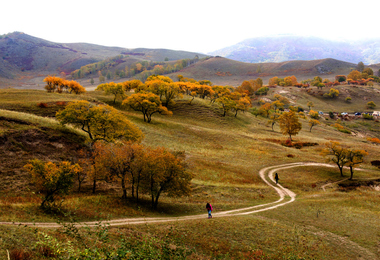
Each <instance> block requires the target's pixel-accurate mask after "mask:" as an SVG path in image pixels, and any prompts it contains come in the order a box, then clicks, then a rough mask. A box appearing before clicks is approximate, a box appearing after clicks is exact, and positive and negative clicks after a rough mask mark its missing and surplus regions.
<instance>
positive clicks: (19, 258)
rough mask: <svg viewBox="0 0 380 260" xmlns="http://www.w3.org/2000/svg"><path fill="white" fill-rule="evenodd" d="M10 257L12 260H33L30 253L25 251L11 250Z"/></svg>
mask: <svg viewBox="0 0 380 260" xmlns="http://www.w3.org/2000/svg"><path fill="white" fill-rule="evenodd" d="M9 257H10V259H11V260H29V259H32V256H31V254H30V253H29V252H26V251H24V250H23V249H18V248H14V249H12V250H10V252H9Z"/></svg>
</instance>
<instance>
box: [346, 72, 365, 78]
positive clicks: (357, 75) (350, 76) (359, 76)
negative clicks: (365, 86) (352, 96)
mask: <svg viewBox="0 0 380 260" xmlns="http://www.w3.org/2000/svg"><path fill="white" fill-rule="evenodd" d="M361 78H362V74H361V73H360V72H359V71H357V70H353V71H351V72H350V73H348V75H347V79H352V80H358V79H361Z"/></svg>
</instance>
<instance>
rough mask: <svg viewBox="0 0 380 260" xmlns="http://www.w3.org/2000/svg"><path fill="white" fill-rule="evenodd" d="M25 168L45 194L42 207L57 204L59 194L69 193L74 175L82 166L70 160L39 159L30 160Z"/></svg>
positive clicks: (33, 181)
mask: <svg viewBox="0 0 380 260" xmlns="http://www.w3.org/2000/svg"><path fill="white" fill-rule="evenodd" d="M24 168H25V169H26V170H27V171H28V172H29V174H30V176H31V180H32V183H34V184H35V185H36V187H37V188H38V189H39V190H40V191H41V192H42V193H44V194H45V198H44V199H43V201H42V203H41V207H42V208H45V209H46V208H50V207H54V206H55V199H56V196H57V195H58V194H67V193H68V191H69V190H70V188H71V186H72V185H73V183H74V177H75V175H76V173H77V172H78V171H81V168H80V166H79V165H78V164H74V165H72V164H71V163H70V162H66V161H63V162H60V163H58V164H55V163H53V162H43V161H41V160H38V159H33V160H30V161H29V163H28V164H26V165H25V166H24Z"/></svg>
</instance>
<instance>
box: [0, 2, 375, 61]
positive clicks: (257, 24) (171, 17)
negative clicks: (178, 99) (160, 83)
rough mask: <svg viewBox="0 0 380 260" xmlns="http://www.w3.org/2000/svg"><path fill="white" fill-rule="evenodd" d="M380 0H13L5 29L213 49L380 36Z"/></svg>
mask: <svg viewBox="0 0 380 260" xmlns="http://www.w3.org/2000/svg"><path fill="white" fill-rule="evenodd" d="M379 7H380V2H379V1H378V0H376V1H373V0H367V1H365V2H360V1H347V0H344V1H341V0H319V1H305V0H302V1H298V0H288V1H284V0H274V1H271V0H260V1H255V0H251V1H249V0H234V1H223V0H218V1H214V0H201V1H200V0H192V1H180V0H173V1H172V0H154V1H152V0H146V1H144V0H139V1H137V0H134V1H130V0H124V1H123V0H121V1H120V0H117V1H115V0H107V1H87V0H75V1H73V0H65V1H55V0H34V1H31V0H11V1H6V0H5V1H3V3H2V4H1V10H2V12H1V14H0V34H6V33H9V32H14V31H19V32H24V33H26V34H29V35H32V36H35V37H38V38H42V39H45V40H49V41H53V42H59V43H72V42H86V43H94V44H99V45H105V46H119V47H126V48H137V47H145V48H166V49H173V50H186V51H194V52H201V53H207V52H210V51H214V50H218V49H221V48H224V47H228V46H230V45H233V44H236V43H238V42H240V41H242V40H244V39H249V38H253V37H258V36H263V35H277V34H296V35H308V36H317V37H323V38H327V39H343V38H344V39H348V40H352V39H363V38H369V37H374V38H375V37H376V38H379V37H380V32H379V30H378V26H379V25H378V24H379V22H378V13H379V11H378V10H379Z"/></svg>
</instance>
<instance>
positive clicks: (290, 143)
mask: <svg viewBox="0 0 380 260" xmlns="http://www.w3.org/2000/svg"><path fill="white" fill-rule="evenodd" d="M283 145H284V146H287V147H293V144H292V141H291V140H290V139H286V141H285V142H284V143H283Z"/></svg>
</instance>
